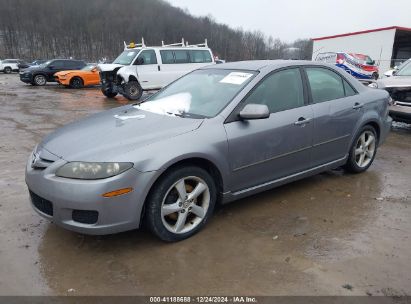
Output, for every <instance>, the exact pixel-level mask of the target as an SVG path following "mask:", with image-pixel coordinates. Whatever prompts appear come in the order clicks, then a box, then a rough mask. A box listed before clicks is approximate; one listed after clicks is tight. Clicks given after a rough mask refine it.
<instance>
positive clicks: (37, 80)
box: [32, 74, 47, 86]
mask: <svg viewBox="0 0 411 304" xmlns="http://www.w3.org/2000/svg"><path fill="white" fill-rule="evenodd" d="M46 83H47V79H46V76H44V75H41V74H38V75H36V76H34V78H33V83H32V84H33V85H35V86H45V85H46Z"/></svg>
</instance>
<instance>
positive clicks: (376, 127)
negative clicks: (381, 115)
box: [366, 121, 381, 139]
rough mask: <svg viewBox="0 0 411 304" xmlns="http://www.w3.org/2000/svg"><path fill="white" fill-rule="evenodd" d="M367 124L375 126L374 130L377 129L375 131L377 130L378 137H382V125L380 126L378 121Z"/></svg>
mask: <svg viewBox="0 0 411 304" xmlns="http://www.w3.org/2000/svg"><path fill="white" fill-rule="evenodd" d="M366 126H371V127H373V128H374V130H375V132H377V137H378V139H380V131H381V130H380V126H379V125H378V124H377V123H376V122H374V121H371V122H369V123H367V124H366Z"/></svg>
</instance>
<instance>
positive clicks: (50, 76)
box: [46, 60, 64, 81]
mask: <svg viewBox="0 0 411 304" xmlns="http://www.w3.org/2000/svg"><path fill="white" fill-rule="evenodd" d="M63 67H64V61H63V60H54V61H52V62H50V64H49V66H48V67H47V70H46V74H47V80H48V81H54V74H56V73H57V72H60V71H62V68H63Z"/></svg>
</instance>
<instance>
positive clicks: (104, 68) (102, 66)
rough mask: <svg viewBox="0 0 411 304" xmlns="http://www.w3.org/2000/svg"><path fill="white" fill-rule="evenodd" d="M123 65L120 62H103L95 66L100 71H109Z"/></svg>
mask: <svg viewBox="0 0 411 304" xmlns="http://www.w3.org/2000/svg"><path fill="white" fill-rule="evenodd" d="M123 66H124V65H121V64H115V63H110V64H107V63H104V64H99V65H98V66H97V67H98V69H99V70H100V71H101V72H111V71H114V70H115V69H116V68H122V67H123Z"/></svg>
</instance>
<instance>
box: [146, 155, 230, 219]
mask: <svg viewBox="0 0 411 304" xmlns="http://www.w3.org/2000/svg"><path fill="white" fill-rule="evenodd" d="M187 166H196V167H200V168H202V169H204V170H205V171H207V172H208V173H209V174H210V175H211V177H212V178H213V179H214V181H215V185H216V187H217V202H216V203H217V204H219V203H220V202H221V199H222V193H223V189H224V187H223V177H222V175H221V173H220V170H218V168H217V166H216V165H214V163H213V162H211V161H209V160H207V159H204V158H198V157H194V158H187V159H183V160H180V161H178V162H176V163H174V164H172V165H171V166H169V167H168V168H167V169H166V170H164V172H163V173H161V175H160V176H159V177H158V178H157V180H156V181H155V182H154V183H153V184H152V185H151V188H150V191H149V192H148V194H147V196H146V198H145V202H144V206H143V209H142V211H141V219H140V226H141V224H142V223H143V220H144V216H145V208H146V202H147V199H148V198H149V197H150V195H151V192H152V191H153V190H154V187H155V186H156V184H157V182H158V181H159V180H160V179H161V178H162V177H163V176H164V175H166V174H167V173H168V172H169V171H171V170H175V169H176V168H178V167H187Z"/></svg>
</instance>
